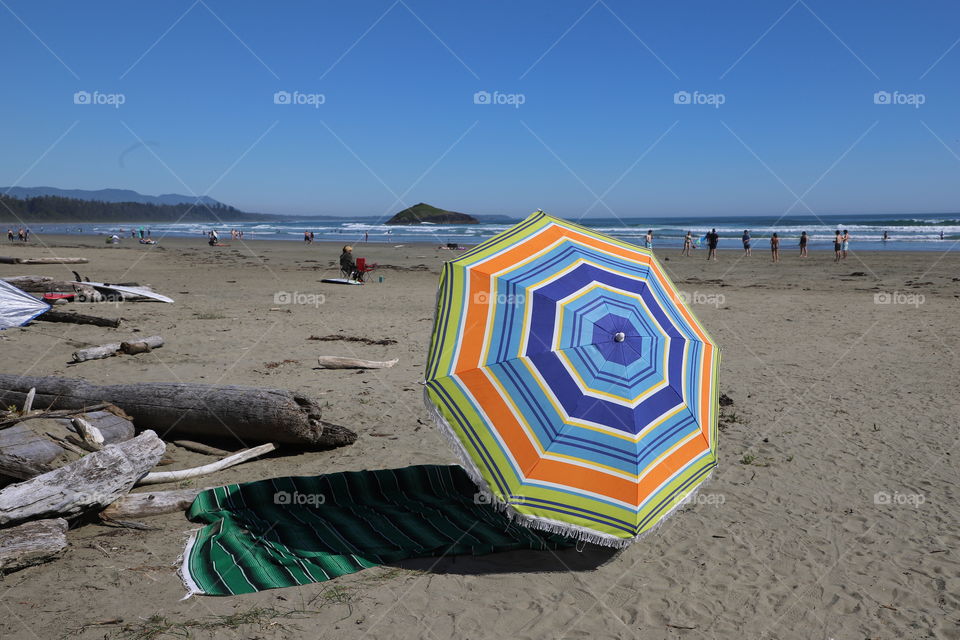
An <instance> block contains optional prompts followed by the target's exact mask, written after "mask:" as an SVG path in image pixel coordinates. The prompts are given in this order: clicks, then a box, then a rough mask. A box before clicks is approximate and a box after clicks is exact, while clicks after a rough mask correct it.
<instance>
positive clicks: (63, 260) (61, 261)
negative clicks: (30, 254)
mask: <svg viewBox="0 0 960 640" xmlns="http://www.w3.org/2000/svg"><path fill="white" fill-rule="evenodd" d="M16 260H17V264H87V263H88V262H90V260H88V259H87V258H53V257H50V258H17V259H16Z"/></svg>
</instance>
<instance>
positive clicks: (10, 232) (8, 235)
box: [7, 228, 13, 242]
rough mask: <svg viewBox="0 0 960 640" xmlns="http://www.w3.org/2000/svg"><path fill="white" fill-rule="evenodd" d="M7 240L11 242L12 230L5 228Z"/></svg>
mask: <svg viewBox="0 0 960 640" xmlns="http://www.w3.org/2000/svg"><path fill="white" fill-rule="evenodd" d="M7 240H9V241H10V242H13V228H7Z"/></svg>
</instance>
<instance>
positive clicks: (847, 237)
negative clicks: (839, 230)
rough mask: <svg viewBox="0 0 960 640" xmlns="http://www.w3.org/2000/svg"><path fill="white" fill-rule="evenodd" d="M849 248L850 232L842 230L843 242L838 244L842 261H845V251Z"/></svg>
mask: <svg viewBox="0 0 960 640" xmlns="http://www.w3.org/2000/svg"><path fill="white" fill-rule="evenodd" d="M849 248H850V232H849V231H847V230H846V229H844V230H843V240H842V242H841V243H840V252H841V254H842V256H843V260H846V259H847V249H849Z"/></svg>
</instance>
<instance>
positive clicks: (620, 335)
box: [613, 331, 627, 342]
mask: <svg viewBox="0 0 960 640" xmlns="http://www.w3.org/2000/svg"><path fill="white" fill-rule="evenodd" d="M626 339H627V336H626V334H625V333H624V332H623V331H618V332H617V333H616V334H614V336H613V341H614V342H623V341H624V340H626Z"/></svg>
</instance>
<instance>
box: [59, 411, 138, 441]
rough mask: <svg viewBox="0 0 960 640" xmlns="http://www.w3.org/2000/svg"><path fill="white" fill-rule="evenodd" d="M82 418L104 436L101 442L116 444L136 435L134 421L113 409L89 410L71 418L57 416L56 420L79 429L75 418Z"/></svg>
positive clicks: (65, 425) (71, 427) (67, 426)
mask: <svg viewBox="0 0 960 640" xmlns="http://www.w3.org/2000/svg"><path fill="white" fill-rule="evenodd" d="M77 418H82V419H83V420H84V421H85V422H86V423H87V424H89V425H90V426H91V427H93V428H94V429H96V430H97V432H98V433H99V434H100V435H101V437H103V442H102V443H101V444H114V443H117V442H124V441H126V440H129V439H130V438H132V437H133V435H134V428H133V422H131V421H130V419H129V417H127V418H125V417H123V416H118V415H117V414H115V413H113V412H112V411H89V410H88V411H87V412H84V413H78V414H77V415H74V416H71V417H69V418H57V419H55V420H54V422H57V423H60V424H62V425H63V426H64V427H66V428H68V429H71V430H73V431H75V432H76V431H77V426H76V423H75V420H76V419H77Z"/></svg>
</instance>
